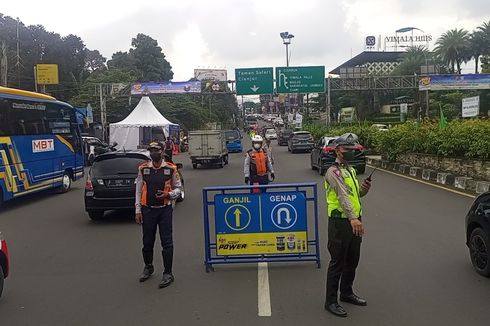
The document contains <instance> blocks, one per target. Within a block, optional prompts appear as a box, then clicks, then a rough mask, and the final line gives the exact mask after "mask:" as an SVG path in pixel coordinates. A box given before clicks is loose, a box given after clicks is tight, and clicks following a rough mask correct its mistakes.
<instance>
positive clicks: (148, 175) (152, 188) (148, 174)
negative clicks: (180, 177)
mask: <svg viewBox="0 0 490 326" xmlns="http://www.w3.org/2000/svg"><path fill="white" fill-rule="evenodd" d="M138 169H139V171H140V173H141V175H142V176H143V187H142V190H141V200H140V202H141V205H142V206H163V205H169V204H171V203H172V200H171V199H170V198H163V199H158V198H157V197H156V194H157V192H158V190H163V191H165V192H170V191H172V177H173V176H174V173H176V171H177V167H176V166H175V165H173V164H169V163H166V162H165V163H162V165H160V166H159V167H158V168H155V167H154V166H153V164H152V163H151V161H149V162H145V163H143V164H141V165H140V166H139V168H138Z"/></svg>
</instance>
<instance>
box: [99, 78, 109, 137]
mask: <svg viewBox="0 0 490 326" xmlns="http://www.w3.org/2000/svg"><path fill="white" fill-rule="evenodd" d="M104 90H105V87H104V84H99V100H100V123H101V124H102V141H104V142H105V141H106V124H107V112H106V101H107V99H106V97H105V94H104Z"/></svg>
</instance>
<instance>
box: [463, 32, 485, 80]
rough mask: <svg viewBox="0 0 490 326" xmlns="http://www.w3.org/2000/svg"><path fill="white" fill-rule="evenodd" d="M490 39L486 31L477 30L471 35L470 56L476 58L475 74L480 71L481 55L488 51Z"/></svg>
mask: <svg viewBox="0 0 490 326" xmlns="http://www.w3.org/2000/svg"><path fill="white" fill-rule="evenodd" d="M489 42H490V39H489V38H487V36H486V35H485V33H484V32H482V31H480V30H477V31H474V32H473V33H472V34H471V35H470V40H469V49H468V50H469V56H470V57H472V58H474V59H475V74H477V73H478V63H479V59H480V56H481V55H484V54H486V53H488V51H489V47H490V43H489Z"/></svg>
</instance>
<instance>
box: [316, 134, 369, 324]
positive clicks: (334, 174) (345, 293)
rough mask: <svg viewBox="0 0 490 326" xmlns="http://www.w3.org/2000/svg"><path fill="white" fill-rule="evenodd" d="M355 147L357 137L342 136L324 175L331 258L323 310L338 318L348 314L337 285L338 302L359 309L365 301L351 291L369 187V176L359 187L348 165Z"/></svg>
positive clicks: (336, 141)
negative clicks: (363, 202) (363, 198)
mask: <svg viewBox="0 0 490 326" xmlns="http://www.w3.org/2000/svg"><path fill="white" fill-rule="evenodd" d="M356 144H357V136H356V135H354V134H344V135H342V136H340V137H339V138H337V139H336V140H334V142H333V146H334V147H335V153H336V155H337V159H336V161H335V164H334V165H333V166H331V167H330V168H329V169H328V170H327V172H326V174H325V190H326V193H327V205H328V251H329V253H330V256H331V260H330V263H329V266H328V271H327V286H326V299H325V309H326V310H328V311H329V312H331V313H332V314H334V315H336V316H339V317H347V312H346V311H345V309H344V308H343V307H342V306H340V305H339V303H338V301H337V297H338V290H339V283H340V300H341V301H343V302H348V303H351V304H355V305H358V306H365V305H367V301H366V300H364V299H362V298H360V297H358V296H357V295H356V294H355V293H354V291H353V289H352V285H353V283H354V277H355V274H356V268H357V265H358V263H359V258H360V254H361V241H362V235H363V234H364V227H363V225H362V222H361V216H362V208H361V197H363V196H364V195H366V194H367V193H368V191H369V189H370V188H371V176H369V177H368V178H367V179H365V180H364V181H363V183H362V184H361V185H360V186H359V181H358V180H357V174H356V170H355V169H354V167H352V166H350V165H349V161H351V160H352V159H353V158H354V155H355V146H356Z"/></svg>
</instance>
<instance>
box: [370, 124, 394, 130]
mask: <svg viewBox="0 0 490 326" xmlns="http://www.w3.org/2000/svg"><path fill="white" fill-rule="evenodd" d="M371 127H373V128H376V129H378V131H388V130H390V128H389V127H388V126H387V125H384V124H381V123H375V124H373V125H372V126H371Z"/></svg>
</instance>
